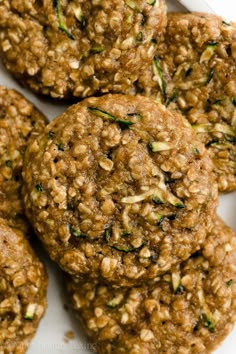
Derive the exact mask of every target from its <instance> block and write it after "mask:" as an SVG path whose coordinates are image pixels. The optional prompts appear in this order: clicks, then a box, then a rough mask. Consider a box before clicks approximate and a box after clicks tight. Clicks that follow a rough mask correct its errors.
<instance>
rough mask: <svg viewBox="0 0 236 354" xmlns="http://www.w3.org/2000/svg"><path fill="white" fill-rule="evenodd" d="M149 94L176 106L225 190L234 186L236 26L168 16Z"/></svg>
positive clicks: (144, 83) (145, 80)
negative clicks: (197, 139) (188, 123)
mask: <svg viewBox="0 0 236 354" xmlns="http://www.w3.org/2000/svg"><path fill="white" fill-rule="evenodd" d="M140 81H141V82H140V87H141V88H142V89H144V93H145V94H146V95H148V96H149V95H151V96H153V97H156V98H157V99H159V100H162V101H163V102H165V103H166V105H170V107H171V108H175V109H178V110H179V111H180V112H181V113H183V114H184V116H185V117H186V118H187V119H188V120H189V122H190V123H191V125H192V126H193V128H194V130H195V131H196V132H197V134H198V137H199V139H200V140H201V141H202V142H203V143H204V144H205V145H206V147H207V148H208V151H209V154H210V157H211V159H212V161H213V163H214V169H215V172H216V174H217V178H218V185H219V190H220V191H222V192H227V191H232V190H235V189H236V25H235V24H233V23H227V22H225V21H223V19H222V18H221V17H218V16H214V15H208V14H201V13H195V14H170V15H168V25H167V30H166V34H165V36H164V39H163V40H162V41H160V44H158V50H157V55H156V57H155V59H154V62H153V67H150V69H149V70H148V71H145V72H144V74H143V75H141V79H140Z"/></svg>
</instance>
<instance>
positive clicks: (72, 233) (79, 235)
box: [69, 225, 88, 238]
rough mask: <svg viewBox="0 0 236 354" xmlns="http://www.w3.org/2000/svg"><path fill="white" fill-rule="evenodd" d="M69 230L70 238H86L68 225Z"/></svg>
mask: <svg viewBox="0 0 236 354" xmlns="http://www.w3.org/2000/svg"><path fill="white" fill-rule="evenodd" d="M69 230H70V233H71V235H72V236H75V237H79V238H88V236H87V235H85V234H83V233H82V232H81V231H80V230H76V229H75V228H74V227H73V226H72V225H69Z"/></svg>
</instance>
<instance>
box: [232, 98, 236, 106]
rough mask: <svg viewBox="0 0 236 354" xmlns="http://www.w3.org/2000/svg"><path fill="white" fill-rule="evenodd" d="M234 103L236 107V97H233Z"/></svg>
mask: <svg viewBox="0 0 236 354" xmlns="http://www.w3.org/2000/svg"><path fill="white" fill-rule="evenodd" d="M232 103H233V105H234V107H236V98H233V99H232Z"/></svg>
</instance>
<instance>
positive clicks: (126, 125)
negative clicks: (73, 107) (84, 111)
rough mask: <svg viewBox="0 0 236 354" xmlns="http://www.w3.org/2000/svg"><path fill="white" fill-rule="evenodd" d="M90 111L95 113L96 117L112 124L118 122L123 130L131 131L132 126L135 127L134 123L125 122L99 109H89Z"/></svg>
mask: <svg viewBox="0 0 236 354" xmlns="http://www.w3.org/2000/svg"><path fill="white" fill-rule="evenodd" d="M88 110H89V111H90V112H91V113H93V114H94V115H95V116H97V117H100V118H104V119H107V120H110V121H111V122H116V123H118V125H119V126H120V128H121V129H122V130H125V129H129V128H130V127H131V126H132V125H134V124H135V123H134V122H131V121H128V120H124V119H118V118H117V117H115V116H113V115H112V114H110V113H108V112H105V111H103V110H101V109H99V108H95V107H88Z"/></svg>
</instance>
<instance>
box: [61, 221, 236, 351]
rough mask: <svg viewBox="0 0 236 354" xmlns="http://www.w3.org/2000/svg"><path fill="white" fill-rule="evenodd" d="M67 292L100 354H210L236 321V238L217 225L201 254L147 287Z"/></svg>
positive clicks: (74, 286) (87, 286)
mask: <svg viewBox="0 0 236 354" xmlns="http://www.w3.org/2000/svg"><path fill="white" fill-rule="evenodd" d="M68 290H69V296H70V300H71V302H72V306H73V308H74V309H75V311H76V312H77V315H78V317H79V319H80V321H81V323H82V325H83V327H84V329H85V332H86V333H87V335H88V337H90V339H91V341H93V342H94V346H95V348H96V349H97V352H98V353H100V354H112V353H116V354H119V353H126V354H156V353H158V354H165V353H168V354H194V353H196V354H206V353H210V352H211V351H212V350H214V349H215V348H216V347H217V345H219V344H220V343H221V341H222V340H223V339H224V338H225V336H226V335H227V334H228V333H229V332H230V331H231V329H232V327H233V324H234V322H235V321H236V234H235V232H233V231H232V230H231V229H230V228H229V227H227V226H226V225H225V224H224V223H223V222H222V221H221V220H220V219H218V220H217V221H216V223H215V226H214V228H213V230H212V233H211V234H210V236H208V238H207V240H206V242H205V243H204V245H203V248H202V250H201V251H198V252H197V253H195V254H193V255H192V256H191V257H190V258H189V259H188V260H187V261H185V262H183V263H182V264H180V265H178V266H177V267H176V268H174V269H173V270H172V272H168V273H167V274H165V275H163V276H161V277H160V278H159V279H158V280H157V283H155V284H153V285H150V286H149V287H148V286H147V285H143V286H140V287H134V288H132V289H130V288H115V287H112V286H109V285H104V284H99V282H88V281H87V282H85V283H80V282H76V280H71V279H68Z"/></svg>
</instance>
